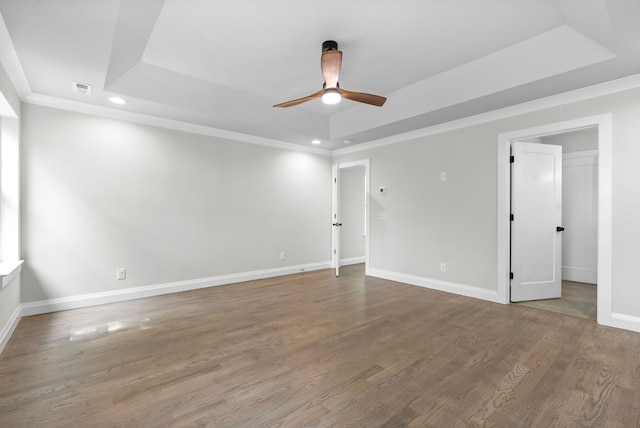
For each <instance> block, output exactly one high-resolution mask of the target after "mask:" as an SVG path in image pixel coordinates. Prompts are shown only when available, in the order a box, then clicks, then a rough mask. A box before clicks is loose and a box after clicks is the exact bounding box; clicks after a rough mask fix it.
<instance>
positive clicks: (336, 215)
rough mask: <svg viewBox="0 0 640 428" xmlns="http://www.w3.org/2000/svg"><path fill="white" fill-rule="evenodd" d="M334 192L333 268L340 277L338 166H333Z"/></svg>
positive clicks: (340, 224)
mask: <svg viewBox="0 0 640 428" xmlns="http://www.w3.org/2000/svg"><path fill="white" fill-rule="evenodd" d="M332 185H333V192H332V197H333V201H332V205H333V210H332V211H333V212H332V213H331V221H332V225H331V227H332V230H333V232H332V235H333V236H332V238H333V239H332V242H333V252H332V253H333V254H332V258H333V266H334V268H335V269H336V276H340V226H342V223H341V222H340V167H339V165H338V164H335V165H333V183H332Z"/></svg>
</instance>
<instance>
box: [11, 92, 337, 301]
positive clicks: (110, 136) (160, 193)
mask: <svg viewBox="0 0 640 428" xmlns="http://www.w3.org/2000/svg"><path fill="white" fill-rule="evenodd" d="M22 145H23V146H22V147H23V153H22V156H23V165H24V168H23V171H22V172H23V175H22V181H23V195H22V197H23V211H22V221H23V235H22V241H23V258H24V259H25V260H26V263H25V265H24V268H23V276H22V278H23V280H22V288H23V290H22V300H23V302H33V301H40V300H48V299H56V298H62V297H68V296H78V295H84V294H89V293H100V292H109V291H113V290H118V289H123V288H130V287H140V286H150V285H157V284H166V283H171V282H176V281H187V280H194V279H200V278H209V277H215V276H221V275H230V274H238V273H245V272H252V271H257V270H265V269H278V268H281V267H283V266H298V265H308V264H314V263H323V262H326V263H327V266H328V263H329V258H330V232H331V228H330V224H329V222H328V219H329V218H330V217H331V213H330V210H331V159H330V158H329V157H326V156H321V155H313V154H307V153H300V152H293V151H287V150H282V149H275V148H269V147H264V146H259V145H253V144H246V143H241V142H237V141H231V140H224V139H220V138H214V137H209V136H202V135H195V134H189V133H186V132H179V131H172V130H167V129H162V128H156V127H151V126H145V125H139V124H133V123H128V122H123V121H117V120H112V119H107V118H101V117H95V116H90V115H84V114H78V113H73V112H68V111H62V110H57V109H52V108H46V107H40V106H35V105H31V104H24V105H23V129H22ZM283 251H284V252H286V253H287V259H286V260H285V261H281V260H280V253H281V252H283ZM117 268H126V269H127V279H126V280H125V281H117V280H116V269H117Z"/></svg>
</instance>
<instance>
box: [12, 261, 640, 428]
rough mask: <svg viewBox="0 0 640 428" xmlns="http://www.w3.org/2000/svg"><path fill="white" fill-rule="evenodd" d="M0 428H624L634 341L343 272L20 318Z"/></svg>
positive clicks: (569, 321)
mask: <svg viewBox="0 0 640 428" xmlns="http://www.w3.org/2000/svg"><path fill="white" fill-rule="evenodd" d="M0 426H2V427H92V428H97V427H272V426H282V427H303V426H309V427H327V426H336V427H401V426H402V427H407V426H408V427H480V426H483V427H484V426H487V427H488V426H501V427H553V426H557V427H569V426H580V427H639V426H640V334H639V333H633V332H628V331H624V330H618V329H613V328H608V327H602V326H599V325H598V324H596V323H594V322H593V321H590V320H587V319H580V318H576V317H572V316H566V315H560V314H555V313H551V312H546V311H541V310H538V309H533V308H527V307H522V306H518V305H499V304H492V303H488V302H484V301H480V300H475V299H470V298H465V297H461V296H456V295H452V294H447V293H441V292H437V291H433V290H428V289H424V288H420V287H414V286H409V285H405V284H400V283H395V282H391V281H386V280H381V279H376V278H371V277H364V275H363V270H362V267H361V266H350V267H346V268H344V269H343V270H342V275H341V276H340V278H335V276H334V275H333V272H332V271H330V270H323V271H315V272H307V273H300V274H295V275H290V276H286V277H280V278H273V279H268V280H260V281H252V282H247V283H242V284H235V285H229V286H222V287H215V288H209V289H203V290H197V291H191V292H185V293H179V294H173V295H167V296H160V297H154V298H148V299H140V300H136V301H130V302H124V303H118V304H111V305H104V306H99V307H92V308H85V309H78V310H73V311H67V312H60V313H53V314H45V315H38V316H33V317H27V318H24V319H22V320H21V322H20V324H19V325H18V327H17V328H16V330H15V332H14V334H13V337H12V338H11V339H10V341H9V343H8V344H7V346H6V348H5V350H4V351H3V352H2V354H1V355H0Z"/></svg>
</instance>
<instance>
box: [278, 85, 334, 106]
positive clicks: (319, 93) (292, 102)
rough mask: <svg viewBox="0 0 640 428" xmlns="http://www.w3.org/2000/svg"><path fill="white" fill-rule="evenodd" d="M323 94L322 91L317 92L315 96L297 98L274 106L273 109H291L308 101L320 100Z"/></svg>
mask: <svg viewBox="0 0 640 428" xmlns="http://www.w3.org/2000/svg"><path fill="white" fill-rule="evenodd" d="M323 93H324V89H321V90H319V91H318V92H316V93H315V94H311V95H307V96H306V97H303V98H298V99H297V100H291V101H286V102H284V103H280V104H276V105H274V107H292V106H297V105H298V104H302V103H306V102H307V101H309V100H313V99H315V98H320V97H321V96H322V94H323Z"/></svg>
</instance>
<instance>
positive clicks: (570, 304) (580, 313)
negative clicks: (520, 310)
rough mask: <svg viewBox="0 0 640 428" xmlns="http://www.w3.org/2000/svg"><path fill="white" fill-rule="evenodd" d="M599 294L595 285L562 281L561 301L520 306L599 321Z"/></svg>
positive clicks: (528, 303)
mask: <svg viewBox="0 0 640 428" xmlns="http://www.w3.org/2000/svg"><path fill="white" fill-rule="evenodd" d="M597 294H598V292H597V286H596V285H595V284H585V283H581V282H573V281H562V297H561V298H560V299H548V300H533V301H531V302H521V303H518V305H522V306H528V307H530V308H537V309H544V310H546V311H551V312H557V313H559V314H565V315H572V316H574V317H580V318H588V319H590V320H593V321H596V320H597V319H598V311H597V309H598V305H597V297H598V296H597Z"/></svg>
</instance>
